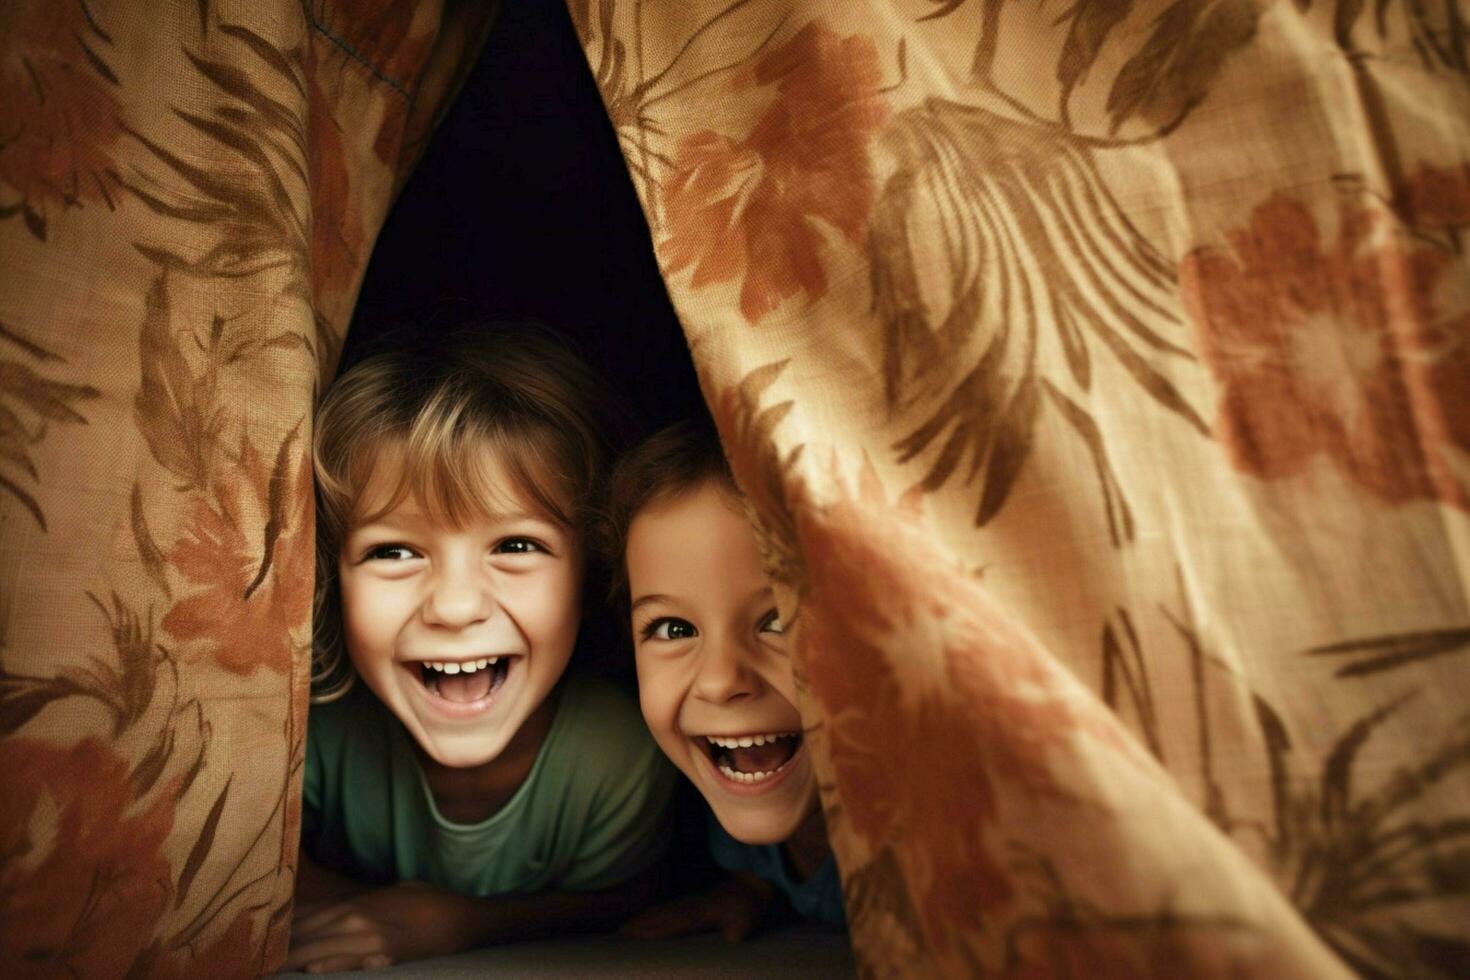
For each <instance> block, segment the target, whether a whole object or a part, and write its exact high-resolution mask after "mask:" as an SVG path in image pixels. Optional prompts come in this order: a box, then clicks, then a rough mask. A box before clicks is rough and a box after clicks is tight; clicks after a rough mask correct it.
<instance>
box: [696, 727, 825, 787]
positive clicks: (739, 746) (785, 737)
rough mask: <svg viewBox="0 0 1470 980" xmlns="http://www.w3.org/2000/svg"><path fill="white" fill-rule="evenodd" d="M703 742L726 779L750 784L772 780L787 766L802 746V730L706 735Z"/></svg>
mask: <svg viewBox="0 0 1470 980" xmlns="http://www.w3.org/2000/svg"><path fill="white" fill-rule="evenodd" d="M700 741H702V742H703V743H704V746H705V750H706V751H708V752H709V755H710V759H711V760H712V761H713V762H714V764H715V767H716V768H717V769H719V770H720V773H721V774H722V775H723V776H724V777H725V778H726V779H729V780H732V781H733V782H737V783H746V784H750V783H759V782H763V781H765V780H767V779H770V778H771V777H772V776H774V775H776V773H778V772H780V771H781V770H782V769H784V768H785V767H786V764H787V763H788V762H790V761H791V759H792V757H793V756H795V755H796V750H797V749H799V748H801V733H800V732H776V733H773V734H764V735H740V736H732V737H727V736H723V735H706V736H704V737H703V738H702V739H700Z"/></svg>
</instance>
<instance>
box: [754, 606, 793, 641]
mask: <svg viewBox="0 0 1470 980" xmlns="http://www.w3.org/2000/svg"><path fill="white" fill-rule="evenodd" d="M756 632H757V633H775V634H777V635H780V634H782V633H785V632H786V627H785V626H783V625H781V616H780V614H779V613H777V612H776V610H774V609H772V610H770V611H769V612H767V613H766V614H765V615H764V616H762V617H761V621H760V625H759V626H757V627H756Z"/></svg>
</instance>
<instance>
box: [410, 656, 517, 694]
mask: <svg viewBox="0 0 1470 980" xmlns="http://www.w3.org/2000/svg"><path fill="white" fill-rule="evenodd" d="M509 672H510V658H509V657H481V658H480V659H478V660H462V661H459V662H455V661H440V660H434V661H428V662H425V663H421V664H419V677H420V679H421V680H422V681H423V682H424V687H426V688H428V689H429V693H430V694H434V695H436V696H438V697H441V698H443V699H444V700H446V701H453V702H455V703H456V704H473V703H474V702H476V701H482V700H484V699H485V698H487V697H489V696H490V695H491V694H494V693H495V692H496V691H497V690H499V689H500V685H502V684H504V683H505V675H506V674H507V673H509Z"/></svg>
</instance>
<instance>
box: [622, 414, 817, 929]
mask: <svg viewBox="0 0 1470 980" xmlns="http://www.w3.org/2000/svg"><path fill="white" fill-rule="evenodd" d="M607 524H608V532H609V536H610V537H611V538H612V545H613V550H614V552H615V553H616V554H618V555H619V557H620V558H621V561H622V565H621V575H622V578H621V579H620V580H619V590H620V591H622V590H623V589H626V597H625V598H626V601H627V609H628V613H629V620H630V624H631V627H632V633H633V645H634V656H635V660H636V663H637V667H638V692H639V702H640V704H641V706H642V710H643V717H644V719H645V720H646V721H647V722H648V727H649V729H650V730H651V731H652V732H653V736H654V739H655V740H657V742H658V744H659V747H660V748H662V749H663V751H664V754H665V755H667V756H668V757H669V758H670V759H671V760H672V761H673V763H674V765H676V766H677V767H678V768H679V769H680V770H681V771H682V772H683V773H684V775H686V776H688V777H689V779H690V781H691V782H693V784H694V785H695V787H697V788H698V789H699V791H700V793H701V794H702V795H703V796H704V798H705V800H706V802H708V804H709V806H710V810H711V811H712V813H713V816H714V819H713V820H711V821H710V824H709V841H710V847H711V851H712V853H713V856H714V858H715V860H716V862H717V863H718V864H719V865H720V866H722V867H723V868H724V869H725V870H727V871H729V872H731V874H732V876H731V878H730V879H729V880H728V881H726V882H724V883H722V884H720V885H717V886H716V887H715V888H713V889H712V890H709V891H706V892H704V893H701V894H697V895H694V896H691V897H688V898H685V899H682V900H679V901H676V902H673V903H671V904H669V905H666V906H664V907H662V908H659V909H654V910H652V911H650V912H648V913H646V914H644V915H643V916H640V917H639V918H637V919H635V920H633V921H631V922H629V923H628V924H627V925H625V927H624V930H623V931H624V932H625V933H628V934H631V935H637V936H645V937H650V938H653V937H661V936H670V935H677V934H680V933H684V932H693V931H697V930H700V929H707V928H718V929H720V930H721V931H722V932H723V933H724V935H725V937H726V938H727V939H731V940H734V939H739V938H743V937H744V936H745V935H748V934H749V933H750V932H751V931H752V930H753V929H754V928H755V927H756V925H757V924H758V923H759V920H760V919H761V917H762V916H763V915H764V914H765V912H766V910H767V909H768V908H770V907H772V905H773V903H775V902H776V901H777V900H778V899H783V898H784V900H786V901H788V902H789V903H790V905H791V906H792V907H793V908H794V909H795V911H796V912H797V913H799V914H800V915H801V916H803V917H805V918H809V919H816V920H819V921H822V922H825V923H828V924H831V925H842V924H844V916H843V907H842V885H841V881H840V879H839V878H838V875H837V866H836V863H835V862H834V861H833V859H832V851H831V847H830V846H829V845H828V843H827V836H826V828H825V825H824V823H823V821H822V811H821V807H820V805H819V802H818V800H817V787H816V776H815V774H814V772H813V770H812V763H811V759H810V757H809V755H808V754H807V751H806V748H805V746H804V744H803V737H802V728H801V716H800V715H799V713H798V712H797V709H796V704H795V697H796V694H795V683H794V680H793V677H792V672H791V661H790V658H789V651H788V650H787V648H786V636H785V629H784V626H783V624H782V622H781V619H780V616H779V614H778V613H777V610H776V605H775V600H774V598H773V595H772V591H771V585H770V582H769V580H768V579H767V578H766V576H765V573H764V571H763V570H762V567H761V561H760V555H759V552H758V550H757V547H756V541H755V534H754V532H753V530H752V529H751V526H750V524H749V522H748V520H747V519H746V517H745V514H744V512H743V510H742V503H741V496H740V492H739V490H738V489H737V488H736V485H735V480H734V478H733V477H732V476H731V474H730V469H729V466H728V464H727V463H726V461H725V457H724V455H723V454H722V452H721V450H720V444H719V441H718V439H717V438H716V436H715V434H714V432H713V431H712V430H711V429H709V428H708V427H707V426H701V425H698V424H696V423H693V422H683V423H679V424H676V425H674V426H671V427H670V428H668V429H665V430H663V431H662V432H659V433H658V434H656V435H655V436H653V437H652V438H650V439H649V440H648V441H647V442H645V443H644V444H643V445H642V446H640V447H639V448H637V449H636V450H634V451H633V452H632V453H630V454H628V455H627V456H626V457H624V458H623V459H621V460H620V461H619V462H618V464H617V466H616V468H615V470H614V473H613V480H612V489H611V494H610V502H609V519H608V522H607Z"/></svg>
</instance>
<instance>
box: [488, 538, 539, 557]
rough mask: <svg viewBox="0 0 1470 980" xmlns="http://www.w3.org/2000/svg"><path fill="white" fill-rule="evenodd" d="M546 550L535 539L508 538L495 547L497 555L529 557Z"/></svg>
mask: <svg viewBox="0 0 1470 980" xmlns="http://www.w3.org/2000/svg"><path fill="white" fill-rule="evenodd" d="M545 550H546V548H545V546H544V545H542V544H541V542H539V541H536V540H534V539H533V538H506V539H505V540H504V541H501V542H500V543H499V544H497V545H496V546H495V553H496V554H497V555H529V554H534V553H535V552H538V551H545Z"/></svg>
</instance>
